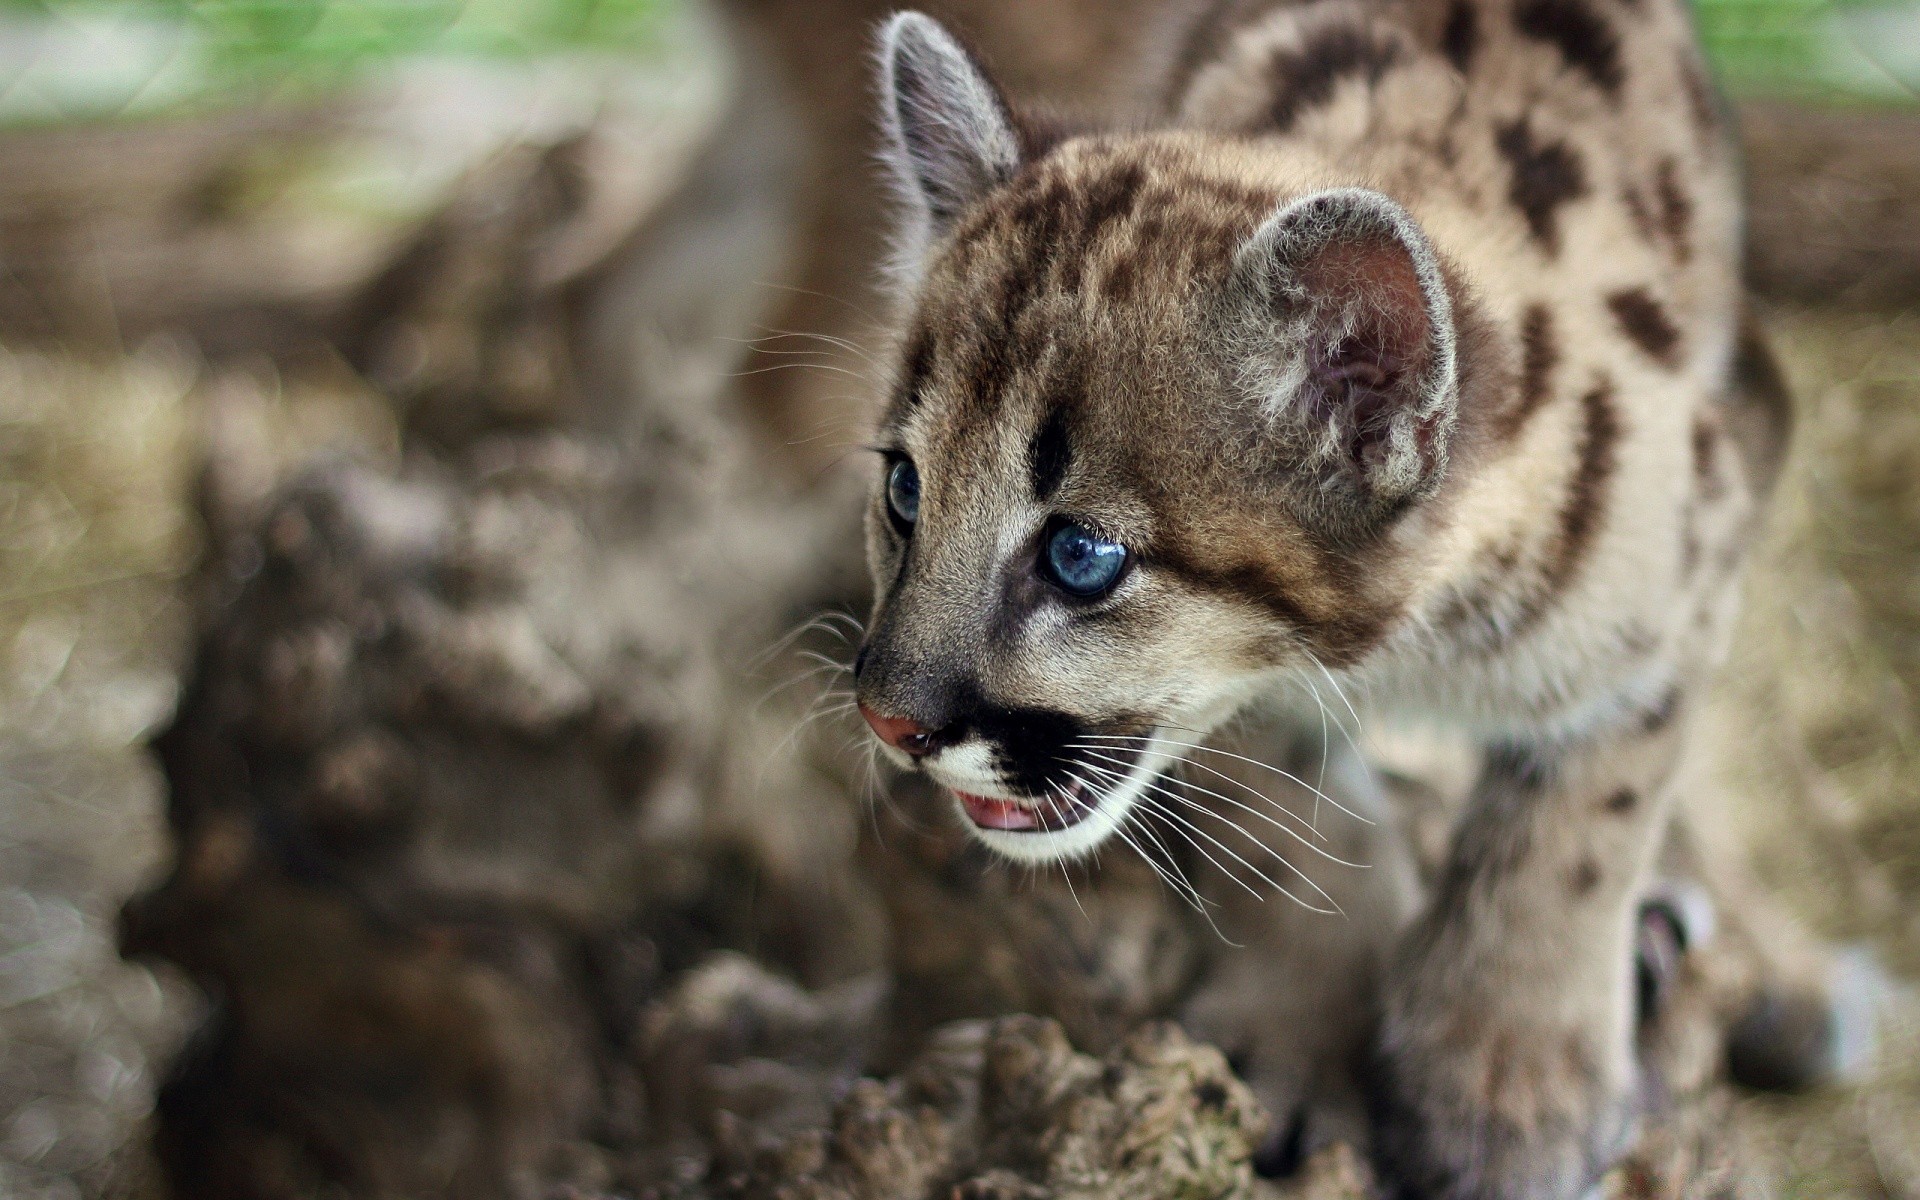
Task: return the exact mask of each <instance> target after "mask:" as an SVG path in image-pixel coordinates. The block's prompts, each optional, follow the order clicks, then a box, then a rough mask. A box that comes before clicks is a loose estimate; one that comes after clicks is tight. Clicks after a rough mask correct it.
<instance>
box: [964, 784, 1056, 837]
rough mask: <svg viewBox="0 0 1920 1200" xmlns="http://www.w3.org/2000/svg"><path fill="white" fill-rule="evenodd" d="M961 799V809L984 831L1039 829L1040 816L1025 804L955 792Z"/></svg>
mask: <svg viewBox="0 0 1920 1200" xmlns="http://www.w3.org/2000/svg"><path fill="white" fill-rule="evenodd" d="M954 795H956V796H958V797H959V798H960V807H962V808H964V809H966V810H967V817H968V819H969V820H971V821H972V822H973V823H974V824H975V825H978V826H980V828H982V829H1038V828H1039V827H1040V817H1039V814H1037V813H1035V812H1034V811H1033V810H1032V809H1031V808H1028V807H1027V806H1026V805H1024V804H1020V803H1017V802H1015V801H1013V800H995V799H994V798H992V797H991V796H975V795H971V794H970V793H967V792H955V793H954Z"/></svg>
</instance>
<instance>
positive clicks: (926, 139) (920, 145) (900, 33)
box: [880, 12, 1020, 273]
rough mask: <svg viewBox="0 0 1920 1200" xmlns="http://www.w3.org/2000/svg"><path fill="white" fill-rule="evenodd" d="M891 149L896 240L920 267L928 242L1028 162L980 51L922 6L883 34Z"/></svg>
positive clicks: (887, 148)
mask: <svg viewBox="0 0 1920 1200" xmlns="http://www.w3.org/2000/svg"><path fill="white" fill-rule="evenodd" d="M880 106H881V107H880V119H881V124H882V127H883V130H884V133H885V145H884V150H883V155H884V158H885V160H886V164H887V167H888V169H889V172H890V173H891V174H892V176H893V180H894V184H895V186H896V188H897V189H898V191H899V194H900V198H901V200H902V202H903V204H904V206H905V208H906V214H905V220H904V222H903V227H902V228H901V230H900V232H899V243H898V246H897V247H896V251H897V256H898V258H899V265H900V266H901V267H902V268H904V269H905V270H906V271H907V272H908V273H912V272H913V271H914V270H916V269H917V268H918V265H919V263H920V261H921V259H922V258H923V256H924V255H925V253H926V250H927V247H928V246H929V245H930V244H931V243H932V242H933V241H934V239H936V238H938V237H939V236H940V235H941V234H942V233H944V232H946V230H947V229H948V228H949V227H950V226H951V225H952V224H953V221H954V219H955V218H956V217H958V216H959V215H960V213H961V212H962V211H963V210H965V208H966V207H967V205H969V204H971V203H973V202H974V201H975V200H977V199H979V198H980V197H981V196H983V195H985V194H986V193H987V192H988V191H990V190H991V189H993V188H994V187H996V186H997V185H999V184H1001V183H1004V182H1006V181H1007V180H1008V179H1009V178H1011V177H1012V175H1013V173H1014V171H1015V170H1016V169H1018V167H1019V166H1020V138H1019V134H1018V133H1017V131H1016V130H1015V127H1014V123H1013V114H1012V113H1011V112H1010V111H1009V110H1008V108H1007V102H1006V100H1005V99H1004V98H1003V97H1002V96H1001V95H1000V92H999V89H997V88H995V87H994V86H993V83H992V81H991V80H989V79H988V78H987V75H986V72H985V71H983V70H982V69H981V67H980V64H979V63H978V62H976V61H975V60H974V58H973V56H972V55H970V54H968V53H967V51H966V50H965V49H964V48H962V47H961V45H960V43H959V42H957V41H955V40H954V38H953V35H952V34H949V33H948V32H947V31H946V30H945V29H943V28H942V27H941V26H940V23H939V22H938V21H935V20H934V19H933V18H932V17H929V16H926V15H925V14H923V13H917V12H903V13H899V14H897V15H895V16H894V17H893V18H892V19H891V20H889V21H888V22H887V23H886V26H885V27H884V28H883V29H882V30H881V33H880Z"/></svg>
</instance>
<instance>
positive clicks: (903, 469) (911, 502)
mask: <svg viewBox="0 0 1920 1200" xmlns="http://www.w3.org/2000/svg"><path fill="white" fill-rule="evenodd" d="M887 515H888V516H889V517H892V518H893V524H894V528H896V529H898V530H899V531H900V532H901V533H902V534H905V533H906V532H907V531H908V530H909V529H912V528H913V523H914V522H915V521H918V520H919V519H920V472H919V471H917V470H915V469H914V466H913V464H912V463H911V462H909V461H907V460H906V459H904V458H902V459H898V460H896V461H895V462H894V464H893V466H891V467H889V468H888V469H887Z"/></svg>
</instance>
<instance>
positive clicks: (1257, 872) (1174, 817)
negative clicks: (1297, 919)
mask: <svg viewBox="0 0 1920 1200" xmlns="http://www.w3.org/2000/svg"><path fill="white" fill-rule="evenodd" d="M1087 769H1088V770H1090V771H1093V772H1096V773H1098V774H1103V775H1108V776H1112V777H1113V778H1114V779H1116V780H1124V778H1125V777H1124V776H1121V775H1118V774H1116V773H1115V772H1112V771H1108V770H1107V769H1106V768H1104V767H1096V766H1093V765H1091V764H1089V765H1088V767H1087ZM1147 786H1148V789H1149V790H1152V789H1153V785H1152V784H1148V785H1147ZM1161 794H1163V795H1165V796H1167V797H1168V798H1169V799H1173V800H1177V801H1179V802H1180V803H1182V804H1185V805H1188V806H1190V807H1193V808H1197V809H1200V811H1202V812H1207V811H1209V810H1207V809H1205V808H1203V807H1201V806H1200V805H1198V804H1195V803H1194V802H1193V801H1191V800H1188V799H1186V798H1185V797H1183V796H1178V795H1176V794H1175V793H1173V792H1166V791H1162V793H1161ZM1139 802H1140V803H1142V804H1146V805H1148V806H1150V807H1152V808H1154V809H1156V810H1157V811H1158V812H1159V813H1160V814H1161V815H1162V816H1164V817H1166V818H1167V819H1168V820H1171V821H1174V822H1177V823H1178V824H1180V825H1182V826H1184V827H1186V828H1187V829H1189V830H1191V831H1192V832H1194V833H1196V834H1198V835H1200V836H1201V837H1203V838H1205V839H1206V840H1207V841H1208V842H1210V843H1211V844H1213V845H1214V846H1217V847H1219V849H1220V851H1221V852H1222V853H1224V854H1226V855H1227V856H1228V857H1229V858H1231V859H1233V860H1234V861H1235V862H1237V863H1239V864H1240V865H1241V866H1243V867H1245V868H1246V869H1247V870H1249V871H1251V872H1253V874H1254V876H1255V877H1256V878H1258V879H1259V880H1260V881H1261V882H1263V883H1265V884H1266V885H1267V886H1268V887H1270V888H1272V889H1273V890H1274V891H1276V892H1279V893H1280V894H1281V895H1283V896H1285V897H1286V898H1287V899H1289V900H1291V901H1293V902H1294V903H1295V904H1298V905H1299V906H1300V907H1302V908H1305V909H1307V910H1309V911H1310V912H1324V913H1328V914H1332V913H1336V912H1339V911H1340V909H1339V906H1338V905H1335V906H1334V907H1333V908H1331V909H1323V908H1320V907H1318V906H1316V905H1312V904H1308V903H1307V902H1306V901H1305V900H1302V899H1301V898H1300V897H1298V896H1296V895H1294V894H1293V893H1292V892H1291V891H1289V890H1287V888H1286V886H1285V885H1283V884H1282V883H1280V882H1279V881H1278V880H1276V879H1273V878H1272V877H1270V876H1269V875H1268V874H1267V873H1266V872H1265V871H1262V870H1261V869H1260V868H1259V867H1256V866H1254V865H1253V864H1252V863H1250V862H1248V861H1247V860H1246V859H1245V858H1243V857H1242V856H1241V855H1240V854H1239V853H1237V852H1236V851H1235V850H1234V849H1233V848H1232V847H1231V846H1228V845H1227V844H1226V843H1225V842H1222V841H1221V840H1220V839H1219V838H1216V837H1214V836H1213V835H1212V834H1210V833H1208V832H1207V831H1206V830H1204V829H1202V828H1200V827H1199V826H1198V825H1195V824H1194V823H1193V822H1191V821H1189V820H1187V819H1186V818H1185V817H1182V816H1181V815H1179V814H1178V813H1176V812H1175V811H1173V810H1172V809H1171V808H1168V807H1166V806H1165V805H1162V804H1157V803H1155V802H1154V801H1152V800H1151V799H1149V798H1148V797H1147V795H1146V794H1145V793H1142V794H1141V796H1140V797H1139ZM1215 815H1216V816H1217V815H1218V814H1215ZM1229 824H1231V822H1229ZM1234 828H1235V829H1236V830H1237V829H1239V826H1237V825H1236V826H1234ZM1241 832H1245V831H1244V830H1241ZM1194 848H1195V849H1200V848H1199V847H1198V846H1196V847H1194ZM1262 848H1263V849H1267V850H1268V852H1269V853H1272V849H1271V848H1270V847H1265V846H1264V845H1263V846H1262ZM1201 853H1202V854H1206V851H1205V850H1201ZM1208 857H1209V858H1211V857H1212V856H1211V855H1208ZM1274 858H1275V859H1276V860H1277V861H1278V862H1280V863H1281V864H1282V865H1284V866H1286V867H1287V868H1288V869H1290V870H1291V871H1293V873H1294V874H1296V875H1299V876H1300V877H1301V878H1302V879H1303V880H1304V881H1305V882H1306V883H1307V885H1308V886H1309V887H1312V888H1313V889H1314V891H1316V892H1319V893H1320V894H1321V895H1322V896H1324V897H1325V898H1326V900H1327V902H1328V903H1329V904H1332V903H1333V897H1331V896H1327V895H1326V893H1325V892H1324V891H1321V889H1320V888H1319V886H1318V885H1317V884H1315V883H1314V882H1313V881H1312V880H1311V879H1307V878H1306V876H1305V874H1304V873H1303V872H1302V871H1301V870H1300V868H1298V867H1296V866H1294V865H1293V864H1292V863H1290V862H1287V860H1286V859H1284V858H1281V857H1280V856H1279V855H1278V854H1274ZM1214 865H1215V866H1220V864H1219V862H1218V860H1215V862H1214ZM1221 872H1222V873H1223V874H1224V875H1226V877H1227V878H1229V879H1231V880H1233V881H1234V882H1235V883H1237V884H1239V885H1240V886H1241V887H1243V888H1245V889H1246V890H1247V894H1248V895H1250V896H1252V897H1253V898H1254V899H1256V900H1259V899H1263V897H1262V896H1261V895H1260V893H1259V892H1258V891H1257V890H1255V888H1254V887H1253V885H1252V884H1250V883H1248V882H1247V881H1246V880H1244V879H1242V878H1240V877H1239V876H1238V875H1236V874H1235V873H1234V872H1232V871H1229V870H1227V869H1226V868H1225V867H1221Z"/></svg>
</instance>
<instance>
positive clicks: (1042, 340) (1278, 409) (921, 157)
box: [855, 13, 1458, 859]
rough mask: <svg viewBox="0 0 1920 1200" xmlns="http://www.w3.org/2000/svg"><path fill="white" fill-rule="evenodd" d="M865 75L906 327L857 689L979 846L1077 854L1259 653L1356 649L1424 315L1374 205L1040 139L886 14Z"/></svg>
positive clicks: (1365, 626) (1439, 446)
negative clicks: (948, 798) (875, 116)
mask: <svg viewBox="0 0 1920 1200" xmlns="http://www.w3.org/2000/svg"><path fill="white" fill-rule="evenodd" d="M882 75H883V84H882V92H883V94H882V103H883V110H882V117H883V122H884V126H885V131H886V140H887V158H888V162H889V166H890V167H891V169H892V172H893V174H894V176H895V179H896V181H897V184H898V190H899V193H900V199H901V201H902V207H903V208H904V209H905V214H904V220H903V228H902V229H901V230H900V232H899V238H898V261H897V268H898V272H899V275H900V277H901V287H902V289H903V292H904V297H903V300H904V302H903V318H904V319H903V322H902V325H901V332H900V338H899V342H898V366H897V370H896V374H895V378H894V382H893V388H892V393H891V396H890V397H889V399H888V402H887V405H886V409H885V414H884V416H883V418H882V420H881V423H880V428H879V432H878V435H877V439H876V445H877V447H878V448H879V450H880V452H881V457H882V466H881V469H880V471H879V478H878V481H877V483H876V486H875V488H874V492H873V498H872V503H871V507H870V511H869V513H868V517H867V526H868V545H869V555H870V560H871V564H872V569H873V577H874V583H875V587H876V592H877V597H876V600H875V605H874V611H873V614H872V620H871V622H870V624H869V626H868V634H867V639H866V642H865V644H864V645H863V646H862V647H861V649H860V652H859V657H858V659H857V662H856V668H855V670H856V677H857V691H858V696H859V700H860V706H861V710H862V712H863V713H864V715H865V716H866V718H867V720H868V722H869V723H870V724H871V725H872V727H873V729H874V731H875V733H876V734H877V735H878V736H879V738H880V739H881V740H882V741H883V742H884V743H885V744H886V747H887V748H888V753H889V756H890V757H892V758H893V759H894V760H895V761H897V762H898V763H900V764H901V765H910V766H916V767H918V768H919V769H922V770H925V771H926V772H927V773H928V774H929V775H931V776H932V777H933V778H934V779H935V780H936V781H937V782H939V783H941V784H943V785H945V786H946V787H948V788H949V789H951V790H952V791H953V793H954V795H955V798H956V802H957V806H958V808H959V810H960V813H961V815H962V816H963V818H964V819H965V820H966V821H967V822H968V824H969V826H970V827H971V828H972V829H973V830H974V831H975V832H976V833H977V834H978V836H979V837H980V838H981V839H982V840H984V841H985V842H986V843H987V844H988V845H990V846H992V847H993V848H995V849H997V850H999V851H1001V852H1003V853H1005V854H1008V855H1011V856H1013V857H1016V858H1022V859H1044V858H1054V857H1061V856H1069V855H1077V854H1081V853H1084V852H1086V851H1087V850H1090V849H1091V848H1093V847H1094V846H1097V845H1098V844H1100V842H1102V841H1103V840H1104V839H1106V838H1107V837H1108V836H1109V835H1111V834H1112V833H1114V832H1115V830H1117V829H1119V828H1120V826H1121V824H1122V823H1123V822H1124V821H1125V819H1126V817H1127V815H1128V813H1129V811H1130V810H1131V809H1132V808H1133V807H1134V806H1135V805H1136V804H1137V803H1139V802H1140V800H1141V799H1142V797H1143V796H1146V795H1148V794H1149V790H1150V787H1151V785H1152V784H1153V782H1154V780H1155V778H1156V776H1157V775H1158V774H1159V773H1160V772H1161V771H1163V770H1165V769H1166V768H1167V767H1168V766H1169V765H1170V764H1171V763H1172V761H1173V760H1174V759H1175V758H1177V757H1178V756H1180V755H1181V754H1182V753H1183V751H1184V748H1183V746H1182V745H1181V743H1193V742H1195V741H1197V740H1198V739H1199V738H1200V736H1201V735H1202V734H1204V733H1205V732H1206V731H1208V730H1209V729H1211V728H1212V727H1214V726H1215V725H1217V724H1218V723H1219V722H1221V721H1222V720H1223V719H1225V718H1226V717H1227V716H1229V715H1230V714H1231V713H1232V712H1233V711H1234V710H1235V709H1236V708H1237V707H1239V706H1240V705H1241V704H1243V703H1245V702H1246V701H1247V699H1248V698H1249V697H1251V696H1252V695H1254V694H1255V693H1256V692H1258V691H1260V690H1263V689H1264V688H1265V687H1267V686H1270V685H1271V683H1272V681H1273V677H1274V676H1275V675H1276V674H1277V673H1282V672H1287V671H1295V670H1307V671H1312V672H1315V673H1316V674H1317V672H1318V671H1319V670H1320V669H1321V668H1322V667H1323V666H1324V667H1325V668H1327V669H1329V670H1337V669H1340V668H1342V667H1348V666H1351V665H1353V664H1356V663H1358V662H1361V661H1362V660H1364V659H1365V657H1366V656H1367V655H1368V653H1369V652H1370V651H1371V650H1372V649H1373V648H1374V647H1376V646H1377V645H1379V644H1380V642H1381V640H1382V639H1383V638H1385V637H1386V636H1387V634H1388V632H1389V631H1390V629H1391V628H1392V627H1393V625H1394V624H1395V621H1396V618H1397V617H1398V615H1399V614H1400V612H1401V610H1402V607H1403V605H1404V602H1405V588H1406V587H1407V582H1406V581H1407V579H1408V577H1409V576H1410V575H1411V573H1412V572H1411V569H1410V568H1411V564H1412V561H1413V560H1412V555H1413V554H1414V550H1413V547H1414V546H1416V545H1417V542H1418V538H1417V537H1415V536H1412V534H1410V532H1409V531H1410V530H1411V529H1413V528H1415V527H1417V526H1418V525H1419V524H1420V522H1421V521H1422V520H1423V519H1425V517H1424V514H1426V513H1428V512H1429V511H1430V510H1431V509H1432V507H1433V503H1434V497H1435V496H1436V495H1437V494H1438V493H1441V492H1443V491H1444V490H1445V489H1444V488H1443V487H1442V482H1443V479H1444V477H1445V474H1446V469H1447V463H1448V456H1449V449H1450V447H1451V446H1452V445H1453V444H1454V442H1455V441H1456V438H1455V425H1456V411H1457V408H1458V405H1457V393H1458V385H1457V374H1458V372H1457V370H1456V366H1455V342H1456V338H1455V334H1454V328H1455V317H1454V309H1455V305H1454V304H1453V302H1452V301H1451V300H1450V296H1449V291H1448V285H1447V282H1446V280H1445V279H1444V277H1443V274H1442V271H1441V267H1440V264H1439V262H1438V260H1437V258H1436V256H1435V254H1434V252H1433V250H1432V249H1431V247H1430V246H1429V245H1428V243H1427V240H1426V238H1425V236H1424V235H1423V234H1422V233H1421V231H1420V229H1419V228H1418V227H1417V226H1416V225H1415V224H1414V222H1413V221H1412V219H1411V218H1410V217H1408V215H1407V214H1406V212H1405V211H1404V210H1403V209H1402V208H1401V207H1400V206H1399V205H1397V204H1396V203H1394V202H1393V201H1392V200H1389V199H1388V198H1387V197H1385V196H1384V195H1381V194H1380V193H1378V192H1374V191H1368V190H1364V189H1360V188H1354V187H1347V186H1335V184H1336V183H1337V181H1336V180H1334V179H1331V178H1327V177H1326V176H1325V173H1324V171H1320V170H1319V169H1318V168H1315V167H1314V166H1313V165H1312V164H1310V163H1304V164H1300V165H1298V166H1295V167H1286V166H1284V165H1282V166H1278V167H1277V166H1276V165H1275V159H1274V155H1273V153H1272V152H1271V151H1262V150H1261V149H1260V148H1259V147H1257V146H1252V145H1249V144H1248V143H1247V142H1245V141H1244V140H1239V141H1235V140H1232V139H1228V138H1224V137H1212V136H1208V135H1203V134H1199V133H1194V132H1166V133H1157V134H1128V135H1110V136H1086V137H1074V138H1068V139H1059V140H1054V141H1051V142H1048V141H1047V140H1045V139H1043V138H1042V137H1041V136H1039V135H1037V134H1035V133H1034V132H1033V131H1031V130H1030V129H1029V128H1027V127H1026V126H1024V125H1023V124H1022V122H1021V121H1020V120H1019V119H1018V118H1017V117H1016V116H1015V114H1014V113H1013V112H1012V110H1010V109H1009V107H1008V105H1007V103H1006V102H1005V100H1004V99H1003V98H1002V97H1001V95H1000V93H999V92H998V91H997V90H996V89H995V87H994V85H993V84H992V83H991V82H990V81H989V79H988V78H987V76H986V74H985V73H984V72H983V71H982V70H981V68H980V66H979V65H978V64H977V63H976V62H975V61H974V60H973V59H972V58H971V57H970V56H969V55H968V54H967V52H966V51H965V50H963V49H962V48H961V47H960V46H959V45H958V44H957V43H956V42H955V41H954V40H953V39H952V38H951V37H949V36H948V35H947V34H946V33H945V32H944V31H943V30H942V29H941V27H940V26H939V25H937V24H936V23H934V22H933V21H932V20H930V19H928V18H926V17H923V16H920V15H918V14H913V13H908V14H904V15H901V16H899V17H896V18H894V20H893V21H892V22H891V23H890V24H888V26H887V27H886V30H885V33H884V37H883V43H882ZM1316 172H1318V174H1317V175H1316Z"/></svg>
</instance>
